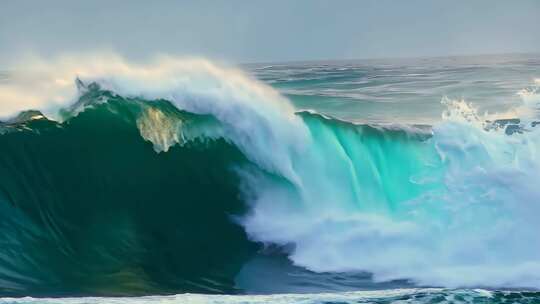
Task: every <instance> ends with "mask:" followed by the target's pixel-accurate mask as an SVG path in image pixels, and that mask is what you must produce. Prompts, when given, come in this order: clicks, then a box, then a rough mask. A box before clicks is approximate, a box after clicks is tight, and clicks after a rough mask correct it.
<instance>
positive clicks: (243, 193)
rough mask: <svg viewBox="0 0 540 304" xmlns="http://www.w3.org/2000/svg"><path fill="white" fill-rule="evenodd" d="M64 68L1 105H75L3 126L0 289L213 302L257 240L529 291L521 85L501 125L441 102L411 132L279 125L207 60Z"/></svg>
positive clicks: (288, 120)
mask: <svg viewBox="0 0 540 304" xmlns="http://www.w3.org/2000/svg"><path fill="white" fill-rule="evenodd" d="M80 62H81V61H77V60H67V59H65V60H63V61H62V60H61V61H59V62H56V63H54V64H50V65H37V67H38V68H41V69H42V70H41V71H42V74H44V75H54V76H55V77H56V78H55V77H53V79H56V80H54V84H55V85H53V84H52V83H50V82H46V80H43V79H40V80H39V81H38V82H39V83H41V85H38V88H37V89H36V90H33V89H28V90H26V91H27V92H25V90H23V89H22V88H23V87H22V85H19V84H13V82H11V84H9V85H8V86H9V90H7V92H8V93H9V94H2V95H1V98H3V100H10V99H9V98H10V97H12V98H14V99H13V100H15V101H20V100H23V99H24V96H30V97H37V96H43V98H44V99H45V100H52V102H53V104H55V105H60V104H63V105H64V104H69V103H71V104H73V101H74V100H73V98H76V100H78V101H77V102H75V106H71V107H64V110H63V111H61V112H60V113H61V115H59V116H57V117H56V120H57V121H52V120H48V119H45V118H44V117H43V118H41V117H38V119H19V120H18V121H16V122H15V123H14V122H12V123H9V121H8V122H7V123H5V124H3V126H2V130H3V131H2V132H3V134H4V135H2V136H0V142H1V145H2V147H3V149H2V150H1V151H0V160H1V162H0V165H1V166H2V170H1V172H2V174H0V177H1V180H0V187H1V188H0V189H1V191H0V200H1V201H2V208H3V209H5V210H4V211H3V212H2V217H3V218H4V220H3V221H2V223H3V224H2V226H1V227H0V230H1V231H2V232H3V233H2V234H1V235H2V242H3V243H4V244H6V245H5V247H4V249H2V250H3V251H2V252H0V253H2V254H1V255H0V266H2V268H1V269H0V270H1V271H0V278H1V279H2V280H3V281H4V282H6V284H4V286H5V287H4V292H5V293H9V292H13V293H15V294H24V293H27V292H31V293H37V294H48V293H51V292H56V293H60V294H62V293H68V294H69V292H79V293H89V294H125V293H127V294H129V293H133V292H140V293H152V292H154V291H156V290H157V291H159V292H178V291H182V292H185V291H204V292H231V290H234V289H235V288H236V286H235V285H234V277H235V275H236V274H237V273H238V272H239V270H240V268H241V266H242V265H243V263H245V261H246V260H247V259H248V257H249V256H252V255H253V254H255V253H256V252H257V251H258V250H259V249H260V248H261V247H260V246H261V244H266V245H269V244H274V245H278V246H284V247H287V248H289V250H288V251H287V253H288V258H289V259H290V260H291V261H292V262H293V263H294V264H295V265H297V266H301V267H304V268H306V269H308V270H310V271H315V272H357V271H366V272H370V273H372V274H373V277H374V279H375V280H376V281H388V280H396V279H410V280H412V282H415V283H417V284H420V285H428V286H447V287H463V286H489V287H499V286H504V287H530V288H539V287H540V275H539V273H540V271H539V270H540V259H539V257H538V255H537V252H538V250H539V249H540V238H539V237H538V234H537V233H536V231H538V229H539V228H540V226H539V224H538V221H537V220H536V219H535V214H536V211H539V206H538V204H537V202H538V199H539V198H540V192H539V191H538V190H537V189H536V188H535V187H534V185H533V184H532V183H531V181H534V180H537V179H538V178H539V176H538V172H540V168H539V166H540V163H539V162H538V160H537V150H538V148H539V146H540V138H539V136H540V133H539V132H540V131H538V128H535V127H534V126H535V122H536V119H537V118H538V117H537V116H535V115H536V114H534V113H536V112H535V110H534V108H535V107H536V105H537V104H538V95H537V93H536V91H535V89H531V90H529V91H528V93H527V94H526V102H525V103H524V108H526V109H533V110H531V111H530V112H527V111H525V112H527V113H533V114H531V115H528V116H527V115H524V116H523V117H519V121H513V122H511V123H510V125H511V126H513V127H510V129H511V130H512V131H508V130H509V125H508V124H507V123H506V124H501V123H493V122H491V123H490V122H486V121H487V120H489V119H488V118H489V117H485V116H483V115H481V114H479V113H478V112H477V111H476V110H475V109H474V107H472V105H470V104H468V103H466V102H464V101H455V100H446V101H445V102H444V103H445V106H446V107H447V110H446V111H445V112H444V113H443V121H442V122H441V123H439V124H436V125H434V126H432V127H431V128H430V130H429V131H428V132H426V131H425V130H424V131H421V132H417V131H416V130H414V129H400V128H385V127H380V126H370V125H358V124H353V123H349V122H346V121H340V120H336V119H330V118H328V117H323V116H321V115H318V114H316V113H309V112H300V113H296V112H295V110H294V108H293V107H292V106H291V105H290V104H289V102H288V101H287V99H285V98H284V97H282V96H281V95H280V94H278V93H277V92H276V91H274V90H273V89H271V88H269V87H267V86H265V85H263V84H260V83H258V82H257V81H255V80H253V79H251V78H249V77H248V76H246V75H244V74H243V73H242V72H240V71H237V70H234V69H228V68H223V67H219V66H217V65H215V64H212V63H209V62H207V61H201V60H195V61H181V60H175V59H171V58H168V59H162V60H161V61H159V62H156V63H154V65H132V64H129V63H127V62H125V61H123V60H120V59H118V58H117V59H115V60H113V62H111V61H110V60H109V61H106V62H105V63H99V62H100V61H95V62H90V63H89V66H88V67H87V68H86V69H83V68H81V67H80ZM52 67H54V68H55V69H52ZM74 67H78V68H74ZM56 73H60V74H62V75H63V76H62V77H64V78H58V77H59V75H56ZM57 76H58V77H57ZM67 77H72V78H71V80H72V81H73V80H74V79H79V80H80V83H79V91H77V90H76V88H72V87H75V86H73V85H71V87H70V88H68V86H67V85H65V83H66V82H67V79H68V78H67ZM44 79H48V78H47V77H45V78H44ZM15 83H17V82H16V81H15ZM45 84H47V85H45ZM0 91H1V90H0ZM36 92H38V93H40V94H42V95H39V94H38V93H36ZM74 96H75V97H74ZM523 96H525V95H523ZM29 100H37V99H32V98H30V99H29ZM32 102H33V101H32ZM32 102H31V103H30V105H31V104H32ZM12 104H14V105H15V104H16V102H13V103H12ZM46 104H47V105H49V104H50V103H46ZM25 105H27V106H28V105H29V104H25ZM17 106H18V105H17ZM41 109H42V110H45V112H46V110H47V109H51V108H50V107H49V106H43V107H41ZM45 115H47V114H45ZM34 116H35V115H30V117H34ZM160 261H164V262H160ZM171 265H172V266H171ZM68 269H69V270H68ZM89 274H90V275H89ZM105 277H107V278H110V280H109V281H107V280H104V278H105ZM111 280H112V281H111ZM115 280H116V281H115ZM102 282H108V283H107V286H100V285H99V284H101V283H102ZM113 286H114V287H113Z"/></svg>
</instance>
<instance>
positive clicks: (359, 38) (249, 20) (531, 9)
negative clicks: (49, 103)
mask: <svg viewBox="0 0 540 304" xmlns="http://www.w3.org/2000/svg"><path fill="white" fill-rule="evenodd" d="M539 37H540V1H538V0H516V1H504V0H476V1H469V0H454V1H432V0H408V1H402V0H393V1H390V0H358V1H356V0H338V1H331V0H311V1H310V0H296V1H285V0H277V1H258V0H253V1H248V0H243V1H240V0H231V1H200V0H187V1H110V0H94V1H68V0H52V1H30V0H3V1H1V2H0V64H2V65H4V66H6V65H9V63H10V62H11V61H12V60H13V59H16V58H17V57H18V56H21V54H28V53H33V54H38V55H40V56H50V55H56V54H59V53H66V52H81V51H94V50H109V51H114V52H117V53H120V54H122V55H124V56H126V57H127V58H131V59H135V60H139V59H145V58H148V57H151V56H153V55H155V54H157V53H165V54H172V55H190V56H192V55H197V56H205V57H210V58H214V59H218V60H224V61H230V62H253V61H258V62H273V61H291V60H316V59H349V58H376V57H419V56H444V55H452V54H484V53H508V52H538V51H540V38H539Z"/></svg>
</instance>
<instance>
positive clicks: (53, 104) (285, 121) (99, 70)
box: [0, 53, 309, 182]
mask: <svg viewBox="0 0 540 304" xmlns="http://www.w3.org/2000/svg"><path fill="white" fill-rule="evenodd" d="M14 71H15V72H14V73H13V75H12V79H11V81H10V82H9V83H7V84H0V100H2V101H3V104H2V107H1V108H0V116H9V115H13V114H14V113H16V112H17V111H21V110H26V109H38V110H41V111H43V112H45V113H46V114H48V116H54V114H55V113H56V111H57V110H58V109H59V108H60V107H65V106H66V105H68V104H71V103H73V102H74V101H75V100H76V99H77V97H78V96H77V95H78V92H77V89H76V86H75V85H74V81H75V79H76V78H77V77H78V78H79V79H81V80H82V81H83V82H85V83H92V82H95V83H98V84H99V85H100V86H101V87H102V88H103V89H106V90H110V91H113V92H115V93H117V94H119V95H122V96H124V97H132V98H144V99H148V100H155V99H166V100H168V101H170V102H172V103H174V104H175V105H176V106H177V107H178V108H180V109H183V110H186V111H189V112H193V113H197V114H211V115H213V116H214V117H216V118H217V119H218V120H219V121H221V123H222V124H223V126H224V136H225V138H226V139H227V140H229V141H231V142H233V143H234V144H235V145H236V146H237V147H239V148H240V149H241V150H242V152H244V154H245V155H246V156H247V157H248V158H250V159H251V160H252V161H254V162H256V163H257V164H259V165H260V166H261V167H263V168H265V169H267V170H268V171H270V172H274V173H277V174H280V175H283V176H285V177H286V178H288V179H289V180H291V181H293V182H298V177H296V176H295V174H294V172H293V169H292V163H291V160H290V157H289V155H290V154H291V153H292V154H294V153H297V152H298V151H301V149H302V148H303V146H304V145H305V142H306V141H308V140H309V136H308V133H307V129H306V128H305V126H304V125H303V123H302V121H301V119H299V118H298V117H296V115H295V114H294V108H293V107H292V105H291V104H290V102H289V101H288V100H287V99H286V98H284V97H283V96H281V95H280V94H279V93H278V92H277V91H276V90H274V89H272V88H271V87H269V86H267V85H265V84H263V83H261V82H259V81H257V80H255V79H252V78H250V77H249V76H248V75H247V74H245V73H243V72H242V71H241V70H239V69H236V68H232V67H224V66H219V65H217V64H214V63H212V62H210V61H208V60H204V59H200V58H188V59H178V58H174V57H169V56H161V57H157V58H155V59H154V60H152V61H151V62H149V63H147V64H135V63H132V62H129V61H127V60H125V59H124V58H122V57H120V56H118V55H115V54H111V53H106V54H87V55H66V56H61V57H57V58H54V59H52V60H44V59H41V58H31V59H28V60H25V61H24V67H20V68H15V69H14ZM147 134H148V133H147ZM147 137H148V136H147ZM148 138H152V137H148ZM165 149H166V148H165Z"/></svg>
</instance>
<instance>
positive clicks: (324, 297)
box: [0, 288, 485, 304]
mask: <svg viewBox="0 0 540 304" xmlns="http://www.w3.org/2000/svg"><path fill="white" fill-rule="evenodd" d="M444 291H445V289H438V288H425V289H390V290H373V291H354V292H343V293H312V294H310V293H307V294H275V295H204V294H178V295H172V296H143V297H80V298H76V297H73V298H70V297H67V298H32V297H24V298H0V303H21V304H22V303H65V304H83V303H85V304H90V303H134V304H137V303H306V304H307V303H320V302H332V301H338V302H346V303H355V301H359V300H377V299H383V300H384V299H387V298H392V297H399V296H406V295H414V294H432V293H438V292H444ZM484 294H485V293H484Z"/></svg>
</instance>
